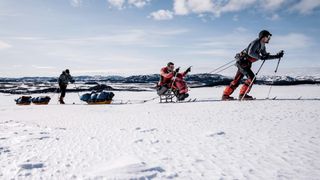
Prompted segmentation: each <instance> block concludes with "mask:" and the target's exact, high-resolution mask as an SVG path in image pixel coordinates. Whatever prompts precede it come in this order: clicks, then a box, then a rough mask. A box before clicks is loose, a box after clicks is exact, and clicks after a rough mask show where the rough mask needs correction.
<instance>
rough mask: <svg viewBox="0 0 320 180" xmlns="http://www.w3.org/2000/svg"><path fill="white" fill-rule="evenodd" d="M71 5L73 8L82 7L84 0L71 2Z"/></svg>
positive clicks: (71, 0)
mask: <svg viewBox="0 0 320 180" xmlns="http://www.w3.org/2000/svg"><path fill="white" fill-rule="evenodd" d="M70 4H71V6H73V7H80V6H81V4H82V0H70Z"/></svg>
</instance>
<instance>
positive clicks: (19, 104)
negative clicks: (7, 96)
mask: <svg viewBox="0 0 320 180" xmlns="http://www.w3.org/2000/svg"><path fill="white" fill-rule="evenodd" d="M16 104H17V105H18V106H25V105H30V104H31V102H24V103H16Z"/></svg>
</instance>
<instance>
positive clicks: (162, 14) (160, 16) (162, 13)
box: [150, 9, 173, 20]
mask: <svg viewBox="0 0 320 180" xmlns="http://www.w3.org/2000/svg"><path fill="white" fill-rule="evenodd" d="M150 17H152V18H153V19H154V20H170V19H173V12H171V11H169V10H163V9H161V10H159V11H155V12H152V13H151V14H150Z"/></svg>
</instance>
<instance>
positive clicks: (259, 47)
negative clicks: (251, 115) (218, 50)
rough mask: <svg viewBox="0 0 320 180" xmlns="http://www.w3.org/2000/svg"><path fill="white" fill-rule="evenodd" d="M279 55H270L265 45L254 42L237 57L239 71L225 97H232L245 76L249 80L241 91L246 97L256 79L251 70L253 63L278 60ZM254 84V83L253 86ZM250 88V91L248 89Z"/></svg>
mask: <svg viewBox="0 0 320 180" xmlns="http://www.w3.org/2000/svg"><path fill="white" fill-rule="evenodd" d="M276 58H278V56H277V55H269V53H267V52H266V48H265V44H264V43H262V42H261V41H260V39H256V40H254V41H252V42H251V43H250V44H249V46H248V47H247V48H246V49H244V50H243V51H242V52H241V53H239V54H237V55H236V59H237V63H236V65H237V67H238V71H237V73H236V75H235V77H234V79H233V81H232V82H231V83H230V85H229V86H227V87H226V88H225V90H224V91H223V95H224V96H230V95H231V94H232V93H233V91H234V90H235V89H236V88H237V87H238V86H239V84H240V81H241V80H242V78H243V77H244V76H247V80H246V81H245V82H244V84H243V86H242V87H241V89H240V93H239V94H240V96H242V95H244V94H245V93H246V92H247V93H249V92H250V89H251V87H252V85H251V87H249V86H250V84H251V82H252V81H253V80H254V79H255V78H254V77H255V74H254V73H253V72H252V70H251V66H252V63H254V62H256V61H257V60H259V59H263V60H269V59H276ZM253 83H254V82H252V84H253ZM248 88H249V89H248Z"/></svg>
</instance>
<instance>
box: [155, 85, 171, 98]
mask: <svg viewBox="0 0 320 180" xmlns="http://www.w3.org/2000/svg"><path fill="white" fill-rule="evenodd" d="M167 91H168V88H167V86H165V85H162V86H159V87H158V89H157V94H158V95H159V96H160V95H163V94H164V93H166V92H167Z"/></svg>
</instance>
